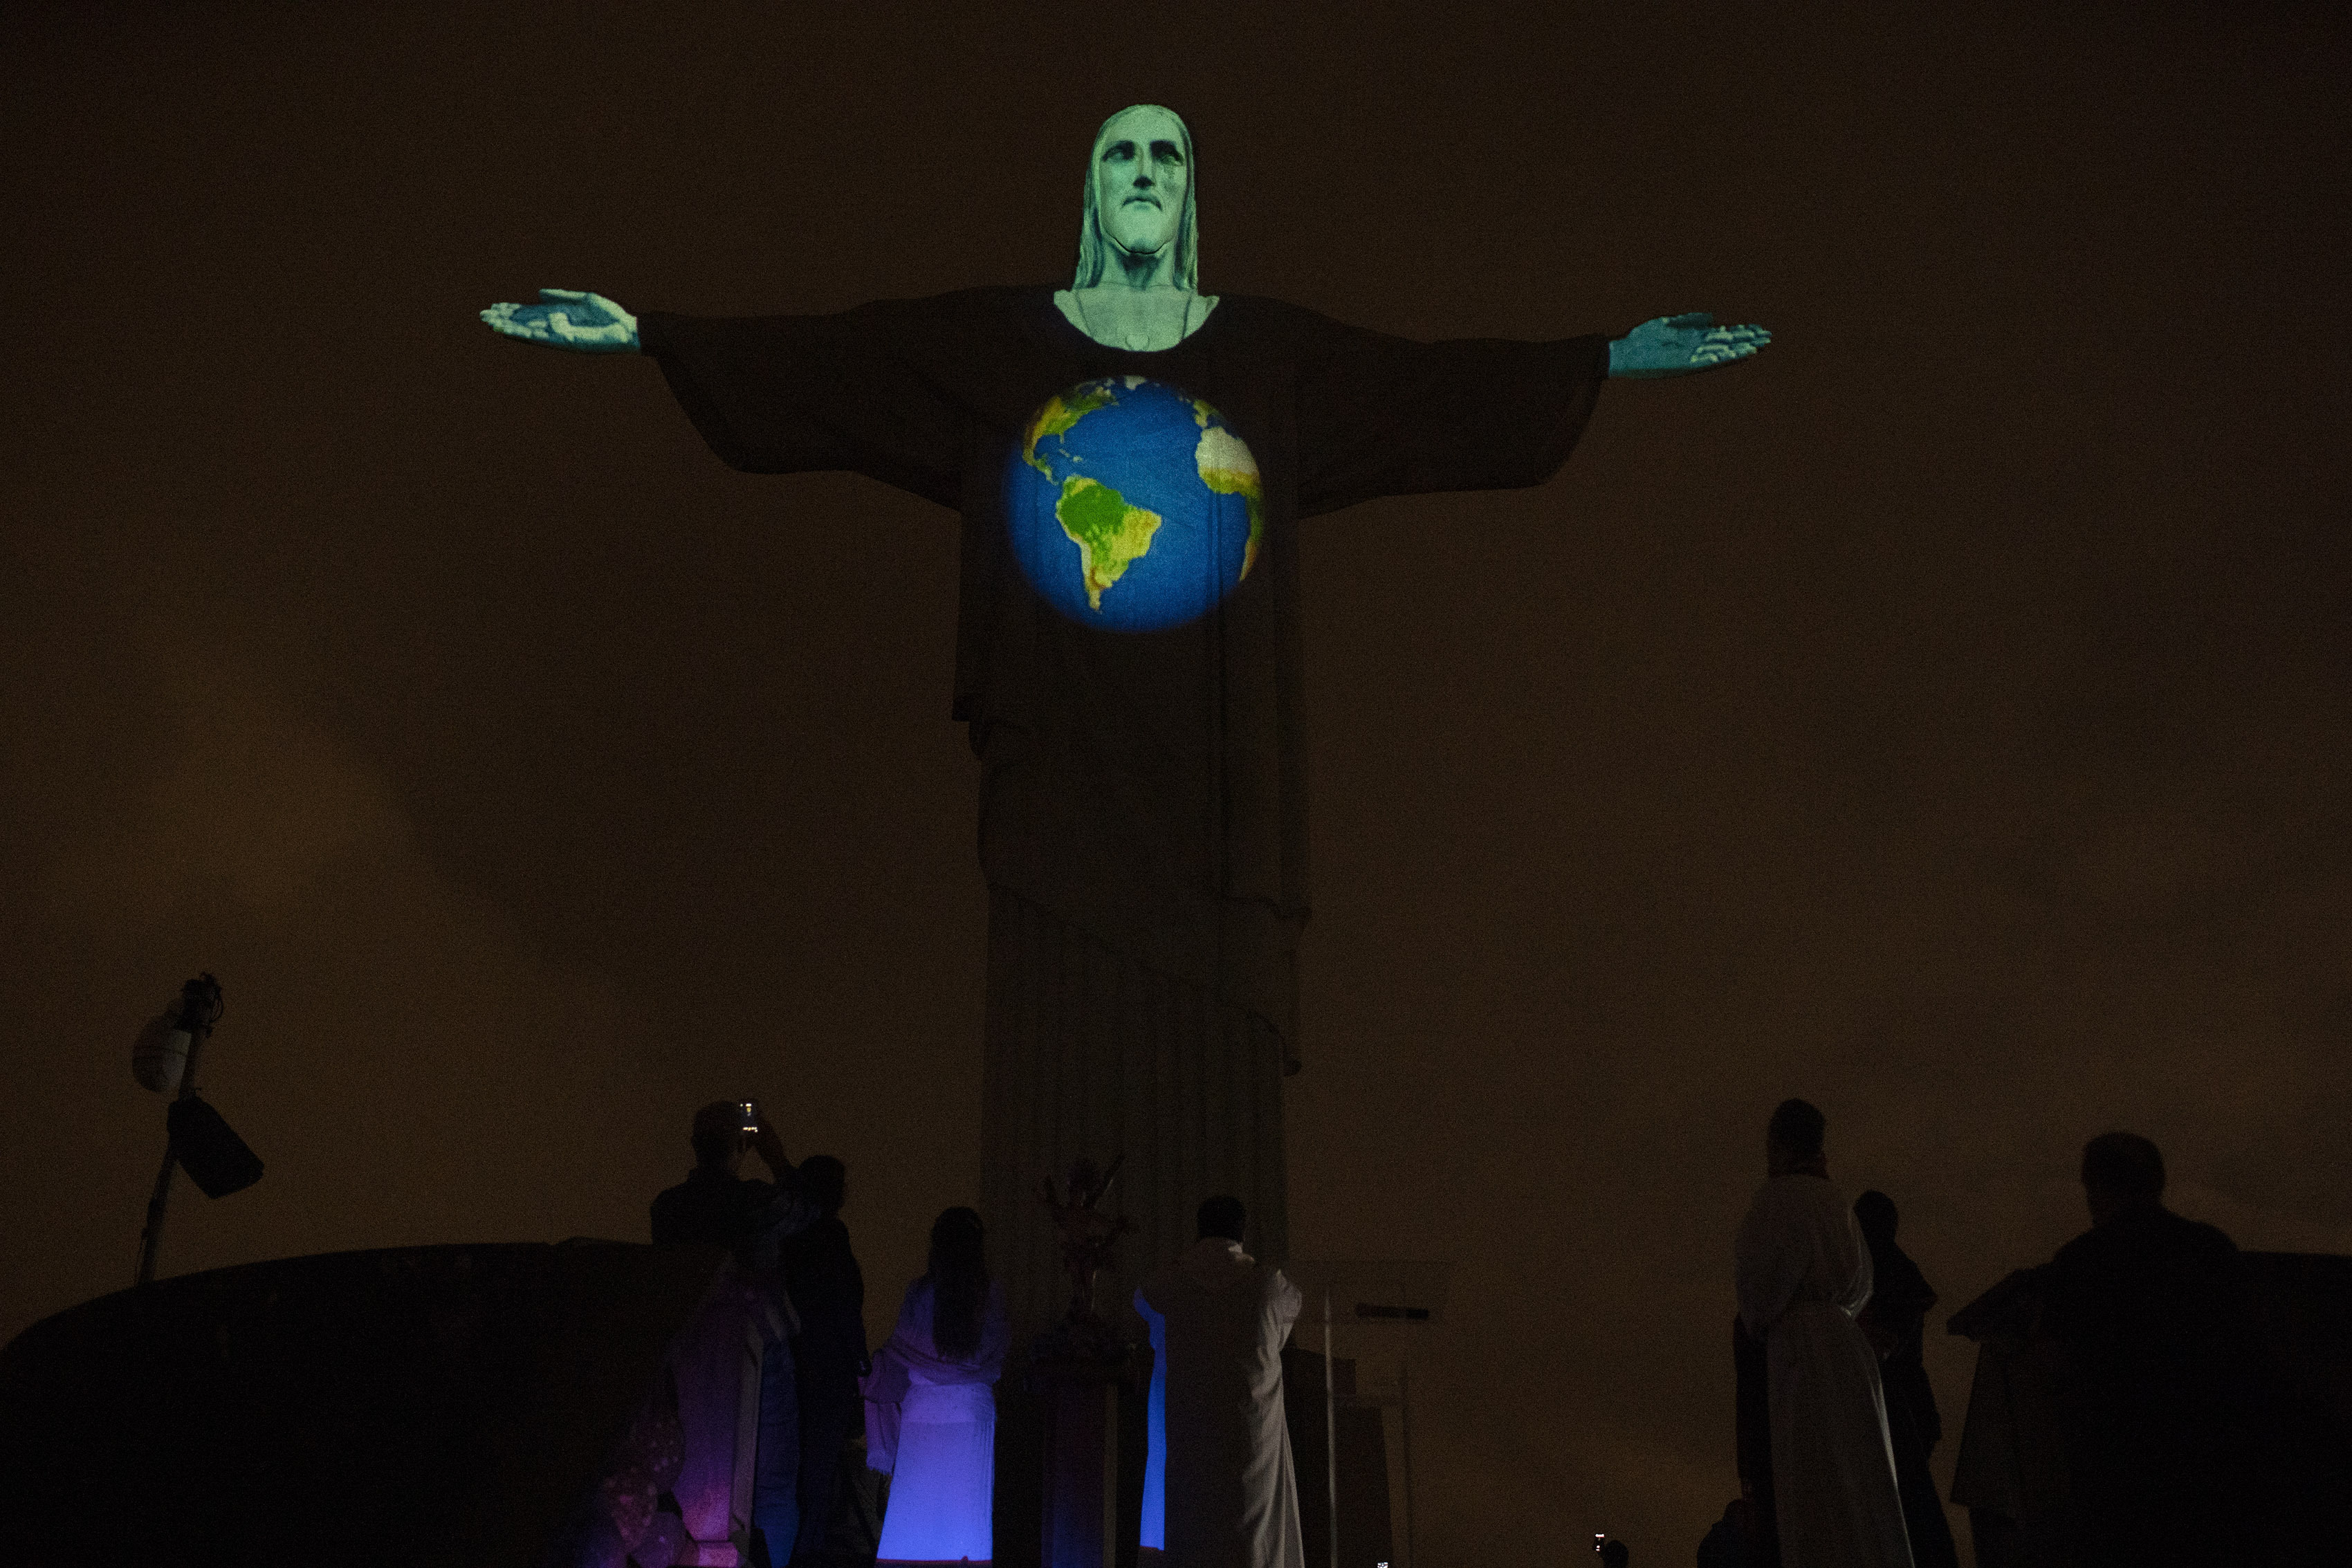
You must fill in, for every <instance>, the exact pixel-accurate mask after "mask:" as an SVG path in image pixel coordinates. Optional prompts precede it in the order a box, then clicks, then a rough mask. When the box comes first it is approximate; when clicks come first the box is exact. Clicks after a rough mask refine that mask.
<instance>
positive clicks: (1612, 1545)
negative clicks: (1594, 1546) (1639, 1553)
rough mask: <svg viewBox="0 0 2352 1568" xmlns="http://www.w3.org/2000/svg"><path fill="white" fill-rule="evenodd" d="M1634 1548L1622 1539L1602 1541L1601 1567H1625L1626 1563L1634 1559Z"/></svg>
mask: <svg viewBox="0 0 2352 1568" xmlns="http://www.w3.org/2000/svg"><path fill="white" fill-rule="evenodd" d="M1632 1560H1633V1549H1632V1548H1631V1547H1629V1546H1627V1545H1626V1544H1625V1543H1624V1542H1622V1541H1604V1542H1601V1568H1625V1564H1626V1563H1629V1562H1631V1561H1632Z"/></svg>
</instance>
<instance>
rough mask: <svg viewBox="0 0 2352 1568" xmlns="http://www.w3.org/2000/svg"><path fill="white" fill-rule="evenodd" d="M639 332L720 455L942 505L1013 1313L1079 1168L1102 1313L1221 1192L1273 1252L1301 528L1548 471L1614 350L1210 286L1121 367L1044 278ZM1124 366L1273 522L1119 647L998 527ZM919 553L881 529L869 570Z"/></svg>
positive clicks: (1290, 939)
mask: <svg viewBox="0 0 2352 1568" xmlns="http://www.w3.org/2000/svg"><path fill="white" fill-rule="evenodd" d="M638 334H639V339H640V342H641V344H642V346H643V348H644V350H645V351H646V353H648V354H650V355H652V356H653V357H654V359H655V360H656V361H658V362H659V364H660V365H661V368H662V371H663V374H664V375H666V376H667V378H668V380H669V384H670V387H671V389H672V391H673V392H675V393H676V395H677V400H678V402H679V403H680V405H681V406H682V407H683V408H684V409H685V411H686V413H687V415H688V418H689V419H691V420H692V421H693V423H694V425H695V428H696V429H697V430H698V431H699V432H700V433H701V434H702V436H703V438H704V439H705V440H706V441H707V442H709V444H710V446H711V449H712V450H713V451H714V452H716V453H717V454H718V455H719V457H720V458H722V459H723V460H724V461H726V462H727V463H729V464H730V465H732V466H734V467H736V468H739V469H742V470H745V471H747V472H754V473H796V472H805V471H810V470H818V469H847V470H852V471H855V472H857V473H861V474H865V475H867V476H871V477H873V478H876V479H879V480H881V481H883V482H884V483H886V484H889V485H893V486H898V488H900V489H903V490H907V491H909V492H911V493H913V494H915V495H918V496H921V497H925V498H927V499H929V500H932V501H936V502H938V503H939V504H940V506H942V507H949V508H950V509H951V510H955V511H957V512H959V513H961V517H962V519H963V527H962V559H961V600H960V606H959V623H958V629H957V655H956V672H955V698H954V708H953V711H954V716H956V717H957V718H959V719H961V720H962V721H963V722H964V723H965V724H966V725H967V726H968V727H969V733H970V736H971V745H972V748H973V750H974V751H975V752H976V753H977V754H978V755H979V757H980V758H981V761H982V768H983V773H982V787H981V822H980V857H981V869H982V873H983V874H984V875H985V877H986V879H987V882H988V886H989V889H990V908H989V954H988V1003H987V1021H986V1026H985V1028H986V1046H985V1049H986V1063H985V1069H984V1073H983V1091H982V1100H983V1103H982V1115H983V1125H982V1160H983V1166H984V1169H983V1173H982V1212H983V1214H984V1215H985V1217H986V1218H987V1221H988V1227H989V1231H990V1248H991V1252H992V1257H993V1259H994V1260H995V1261H996V1262H997V1264H998V1266H999V1267H1000V1268H1001V1270H1003V1278H1004V1280H1005V1281H1006V1284H1007V1287H1008V1291H1009V1292H1010V1295H1011V1305H1012V1312H1013V1322H1014V1324H1015V1325H1016V1328H1017V1329H1022V1330H1027V1329H1034V1328H1035V1327H1037V1326H1038V1325H1040V1324H1041V1323H1042V1322H1045V1320H1046V1319H1047V1318H1048V1317H1050V1316H1051V1315H1053V1314H1054V1313H1055V1312H1058V1310H1059V1308H1060V1306H1061V1304H1062V1301H1061V1299H1060V1296H1061V1291H1060V1288H1059V1281H1060V1279H1061V1272H1060V1270H1059V1268H1058V1266H1057V1260H1056V1254H1055V1239H1054V1235H1053V1231H1052V1228H1051V1227H1050V1225H1049V1224H1048V1223H1047V1220H1046V1218H1045V1214H1044V1212H1043V1210H1042V1209H1041V1208H1040V1207H1039V1206H1038V1203H1037V1199H1036V1197H1035V1193H1036V1184H1037V1181H1038V1178H1039V1177H1040V1176H1045V1175H1047V1174H1049V1173H1050V1174H1055V1175H1058V1174H1060V1173H1061V1172H1063V1171H1064V1170H1066V1168H1067V1166H1068V1164H1069V1162H1070V1161H1071V1159H1073V1158H1074V1157H1076V1156H1077V1155H1090V1156H1092V1157H1094V1158H1095V1159H1097V1161H1108V1159H1109V1158H1111V1157H1112V1156H1114V1155H1124V1156H1125V1158H1126V1165H1125V1167H1124V1170H1123V1173H1122V1175H1121V1177H1120V1184H1119V1192H1118V1197H1117V1202H1118V1205H1119V1207H1123V1208H1124V1209H1125V1211H1126V1212H1127V1214H1128V1215H1129V1218H1132V1219H1134V1220H1135V1221H1136V1223H1137V1226H1138V1232H1139V1233H1138V1234H1137V1235H1136V1236H1135V1237H1134V1238H1132V1239H1131V1241H1130V1242H1129V1246H1128V1249H1127V1250H1126V1254H1125V1256H1124V1258H1122V1260H1121V1267H1120V1269H1119V1270H1118V1272H1119V1273H1120V1275H1121V1276H1123V1277H1122V1278H1121V1279H1120V1281H1118V1284H1117V1285H1115V1286H1114V1287H1113V1288H1112V1290H1111V1291H1109V1292H1108V1299H1109V1300H1113V1301H1119V1300H1123V1299H1125V1296H1126V1293H1127V1289H1126V1288H1127V1287H1130V1286H1131V1285H1132V1283H1133V1281H1134V1270H1135V1269H1136V1268H1137V1260H1149V1259H1153V1258H1159V1257H1165V1256H1168V1255H1170V1254H1172V1253H1173V1252H1174V1251H1176V1250H1177V1249H1179V1248H1181V1246H1183V1245H1184V1244H1185V1243H1186V1242H1187V1241H1188V1240H1190V1239H1191V1236H1192V1216H1193V1210H1194V1208H1195V1207H1196V1206H1197V1205H1198V1204H1199V1202H1200V1200H1201V1199H1202V1197H1207V1196H1210V1195H1212V1194H1215V1193H1230V1194H1232V1195H1233V1196H1234V1197H1239V1198H1241V1199H1242V1200H1243V1201H1244V1203H1246V1204H1247V1205H1248V1206H1249V1210H1250V1215H1251V1221H1252V1224H1253V1226H1254V1227H1255V1228H1254V1231H1253V1239H1254V1240H1255V1242H1256V1244H1257V1246H1258V1248H1259V1249H1260V1251H1261V1252H1262V1253H1264V1254H1265V1255H1266V1256H1269V1257H1272V1258H1276V1259H1280V1258H1283V1257H1285V1256H1286V1255H1287V1250H1288V1235H1287V1223H1286V1200H1285V1189H1286V1181H1285V1174H1284V1166H1283V1138H1282V1076H1283V1074H1284V1072H1285V1071H1296V1068H1297V1039H1298V1025H1297V992H1298V984H1297V943H1298V936H1299V932H1300V929H1301V927H1302V926H1303V925H1304V924H1305V922H1306V919H1307V833H1306V825H1307V788H1306V779H1305V776H1304V770H1303V766H1302V765H1303V762H1304V746H1303V744H1302V739H1301V725H1300V716H1299V702H1300V696H1299V689H1298V685H1299V652H1298V544H1297V526H1298V523H1299V521H1300V519H1302V518H1305V517H1314V516H1316V515H1318V514H1319V513H1324V512H1330V511H1335V510H1338V509H1339V508H1340V507H1348V506H1351V505H1353V504H1355V503H1356V502H1359V501H1366V500H1370V499H1372V498H1374V497H1381V496H1396V495H1405V494H1412V493H1415V492H1425V491H1438V490H1469V489H1486V488H1499V487H1506V486H1528V485H1536V484H1540V483H1542V482H1543V481H1544V480H1545V479H1547V478H1548V477H1549V476H1550V475H1551V474H1552V473H1553V472H1554V471H1555V470H1556V469H1557V468H1558V467H1559V465H1560V464H1561V463H1562V462H1563V461H1564V460H1565V459H1566V457H1567V455H1568V454H1569V451H1570V448H1571V447H1572V446H1573V445H1574V444H1575V443H1576V440H1577V437H1578V436H1579V434H1580V433H1581V432H1582V430H1583V428H1584V424H1585V422H1586V421H1587V419H1588V418H1589V417H1590V415H1591V410H1592V406H1593V402H1594V400H1595V398H1596V396H1597V394H1598V392H1599V390H1600V386H1601V381H1602V380H1603V379H1604V377H1605V376H1606V374H1607V367H1608V345H1607V341H1606V340H1605V339H1602V338H1599V337H1587V338H1578V339H1570V340H1563V341H1559V342H1549V343H1528V342H1509V341H1497V340H1466V341H1454V342H1442V343H1416V342H1409V341H1406V340H1402V339H1399V338H1391V337H1387V336H1384V335H1381V334H1380V333H1375V332H1368V331H1363V330H1360V329H1356V328H1351V327H1347V326H1343V325H1341V324H1340V323H1339V322H1336V321H1332V320H1330V319H1327V318H1324V317H1321V316H1318V315H1317V314H1315V313H1314V312H1312V311H1308V310H1304V309H1300V308H1296V307H1293V306H1288V305H1284V304H1280V303H1277V302H1276V301H1273V300H1267V299H1254V298H1244V297H1240V296H1235V295H1226V296H1224V297H1223V298H1222V300H1221V301H1220V303H1219V304H1218V305H1217V307H1216V308H1215V309H1213V311H1211V312H1210V314H1209V315H1208V317H1207V319H1206V320H1205V321H1204V322H1203V323H1202V325H1201V326H1200V327H1199V328H1198V329H1196V330H1194V332H1193V333H1192V336H1190V337H1189V338H1187V339H1185V340H1183V341H1181V343H1179V344H1177V345H1176V346H1175V347H1173V348H1171V349H1168V350H1161V351H1158V352H1150V353H1138V352H1132V351H1129V350H1119V349H1112V348H1108V347H1105V346H1104V345H1102V344H1100V343H1097V342H1096V341H1094V340H1092V339H1090V338H1088V337H1087V336H1086V335H1085V334H1084V333H1082V332H1080V331H1079V330H1078V329H1076V327H1074V326H1073V325H1071V324H1070V322H1069V321H1068V320H1066V319H1065V318H1064V317H1063V316H1062V314H1061V312H1060V311H1059V310H1058V309H1056V308H1055V305H1054V302H1053V296H1052V291H1051V290H1049V289H1045V288H984V289H972V290H968V291H965V292H961V293H957V294H950V295H943V296H940V297H938V298H929V299H918V300H893V301H883V302H877V303H875V304H871V305H866V306H861V307H859V308H856V309H852V310H847V311H844V312H842V313H841V314H838V315H832V316H799V317H766V318H758V319H728V320H718V319H695V318H688V317H683V316H672V315H663V314H658V313H647V314H646V315H644V316H642V317H640V318H639V320H638ZM1126 375H1141V376H1148V377H1150V378H1151V379H1153V380H1156V381H1159V382H1162V383H1165V384H1168V385H1171V386H1173V387H1175V388H1177V389H1179V390H1181V392H1184V393H1185V394H1186V395H1188V396H1191V397H1194V398H1198V399H1201V400H1202V401H1204V402H1208V403H1210V404H1212V405H1213V407H1214V408H1215V409H1216V410H1217V411H1218V412H1219V413H1221V414H1222V415H1223V418H1224V420H1225V422H1226V423H1227V425H1228V426H1229V427H1230V428H1231V429H1232V431H1233V432H1234V434H1237V435H1238V436H1240V437H1241V438H1242V440H1243V441H1244V442H1245V443H1246V444H1248V446H1249V449H1250V451H1251V454H1252V455H1253V456H1254V457H1255V461H1256V464H1257V466H1258V471H1259V475H1260V480H1261V484H1262V486H1263V487H1264V507H1265V536H1264V538H1263V542H1262V544H1261V547H1260V549H1259V552H1258V554H1257V556H1256V559H1255V564H1254V566H1253V567H1252V569H1251V570H1249V572H1248V573H1247V575H1246V576H1245V577H1244V580H1242V581H1241V583H1240V584H1239V585H1238V586H1237V587H1236V588H1235V589H1234V591H1232V592H1231V593H1230V594H1229V595H1228V596H1227V597H1226V598H1225V600H1224V601H1223V603H1222V604H1220V605H1219V606H1218V607H1217V609H1216V610H1214V611H1213V612H1211V613H1209V614H1207V615H1205V616H1203V617H1202V618H1201V619H1200V620H1198V621H1195V622H1192V623H1190V624H1187V625H1184V626H1181V627H1178V628H1175V629H1172V630H1169V631H1162V632H1150V633H1140V634H1131V635H1122V634H1118V633H1112V632H1102V631H1097V630H1093V629H1090V628H1088V627H1086V626H1083V625H1080V624H1078V623H1077V622H1074V621H1072V620H1069V619H1067V618H1066V617H1065V616H1064V615H1063V614H1061V613H1060V612H1057V611H1055V609H1054V608H1052V607H1051V606H1050V605H1049V604H1047V602H1046V601H1045V600H1044V599H1043V598H1042V597H1041V596H1039V594H1038V593H1037V592H1036V591H1034V589H1033V588H1031V587H1030V585H1029V583H1028V582H1027V580H1025V579H1024V576H1023V574H1022V571H1021V569H1020V567H1019V565H1018V564H1017V562H1016V561H1015V559H1014V557H1013V551H1012V549H1011V545H1010V542H1009V539H1008V536H1007V532H1006V528H1005V523H1004V518H1003V476H1004V471H1005V465H1006V464H1007V462H1008V460H1010V459H1012V457H1013V454H1014V453H1015V452H1016V451H1017V449H1018V447H1019V445H1020V443H1021V441H1022V437H1023V434H1024V430H1025V429H1026V428H1027V426H1028V424H1029V422H1030V420H1031V418H1032V417H1033V416H1034V414H1035V413H1036V412H1037V411H1038V410H1039V408H1040V407H1041V406H1042V405H1043V404H1044V403H1045V401H1046V400H1047V399H1048V398H1050V397H1052V396H1054V395H1055V394H1056V393H1059V392H1066V391H1067V390H1068V389H1070V388H1071V387H1073V386H1075V385H1077V384H1078V383H1081V382H1087V381H1092V380H1097V379H1099V378H1106V377H1114V376H1126ZM910 548H911V549H919V548H921V545H920V542H919V541H897V540H893V541H877V549H876V559H877V570H887V560H888V558H889V556H890V555H891V554H892V553H893V552H895V551H896V550H898V549H910ZM1110 591H1113V592H1115V591H1117V590H1116V589H1115V588H1114V589H1112V590H1110Z"/></svg>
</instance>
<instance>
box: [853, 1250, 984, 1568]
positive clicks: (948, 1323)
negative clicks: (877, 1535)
mask: <svg viewBox="0 0 2352 1568" xmlns="http://www.w3.org/2000/svg"><path fill="white" fill-rule="evenodd" d="M984 1241H985V1239H984V1235H983V1232H982V1228H981V1221H980V1216H979V1214H977V1213H976V1212H974V1211H973V1210H971V1209H969V1208H950V1209H949V1210H948V1211H947V1212H946V1213H944V1214H942V1215H940V1218H939V1219H938V1220H937V1221H936V1222H935V1223H934V1224H933V1225H932V1226H931V1255H930V1267H929V1270H926V1271H925V1273H924V1274H923V1276H922V1278H920V1279H919V1280H917V1281H915V1282H914V1283H913V1284H911V1285H908V1287H907V1294H906V1298H905V1301H903V1302H902V1303H901V1305H900V1306H899V1308H898V1327H897V1328H896V1329H895V1330H893V1331H892V1333H891V1335H890V1338H889V1340H888V1342H887V1343H885V1344H884V1345H883V1346H882V1348H881V1349H880V1350H878V1351H876V1352H875V1353H874V1357H873V1364H874V1370H873V1371H872V1373H870V1374H869V1375H867V1376H866V1378H865V1379H864V1380H863V1382H862V1385H861V1386H862V1388H863V1391H864V1393H865V1395H866V1463H867V1464H868V1465H869V1466H871V1467H872V1468H873V1469H877V1470H880V1471H882V1472H883V1473H884V1474H886V1475H887V1476H889V1477H890V1478H891V1479H890V1498H889V1506H888V1507H887V1509H886V1510H885V1511H884V1513H883V1517H882V1539H881V1542H880V1544H879V1546H878V1547H877V1551H876V1557H877V1561H878V1562H881V1563H958V1562H965V1563H986V1562H988V1561H989V1560H990V1558H991V1555H992V1552H993V1531H992V1522H991V1519H992V1511H993V1509H994V1506H995V1500H996V1388H995V1384H996V1380H997V1377H998V1375H1000V1374H1001V1373H1003V1370H1004V1353H1005V1347H1006V1345H1007V1344H1008V1343H1010V1342H1011V1339H1012V1325H1011V1321H1010V1318H1009V1316H1008V1314H1007V1312H1006V1311H1005V1297H1004V1282H1003V1281H1002V1280H998V1279H995V1278H993V1277H992V1276H991V1275H990V1274H989V1272H988V1265H987V1256H986V1252H985V1249H984Z"/></svg>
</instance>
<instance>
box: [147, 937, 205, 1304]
mask: <svg viewBox="0 0 2352 1568" xmlns="http://www.w3.org/2000/svg"><path fill="white" fill-rule="evenodd" d="M211 978H212V977H211V976H210V975H206V976H205V979H207V980H209V979H211ZM188 983H189V985H190V986H191V987H193V986H194V984H195V982H194V981H193V980H191V981H189V982H188ZM218 994H219V993H218V991H217V990H215V993H214V995H215V999H217V997H218ZM215 1016H217V1015H215ZM180 1027H181V1028H182V1029H184V1030H187V1031H188V1065H187V1067H186V1068H185V1070H184V1071H182V1072H181V1074H180V1092H179V1093H178V1094H176V1095H174V1096H173V1098H174V1099H176V1100H185V1099H186V1098H187V1097H188V1096H189V1095H191V1094H194V1092H196V1058H197V1057H198V1056H199V1055H201V1054H202V1053H203V1051H204V1049H205V1039H206V1037H208V1036H209V1035H211V1033H212V1032H213V1026H212V1020H211V1019H206V1018H205V1016H204V1015H203V1014H202V1013H200V1012H198V1011H197V1010H196V1009H195V1008H194V1006H193V1005H191V1003H190V1002H188V1001H186V1000H183V1002H182V1003H181V1011H180ZM179 1168H180V1151H179V1150H177V1149H176V1148H173V1146H172V1145H171V1143H170V1141H169V1139H168V1136H167V1138H166V1141H165V1143H164V1145H163V1169H162V1170H159V1171H157V1172H156V1173H155V1191H154V1193H153V1194H152V1196H151V1197H149V1198H148V1199H147V1226H146V1228H145V1229H144V1230H142V1231H141V1232H140V1234H139V1277H138V1279H137V1280H135V1281H132V1282H133V1283H134V1284H141V1285H144V1284H147V1283H149V1282H151V1281H152V1280H153V1279H154V1278H155V1253H156V1250H157V1249H159V1248H161V1247H162V1246H163V1207H164V1205H166V1204H168V1203H170V1202H171V1201H172V1176H173V1173H174V1172H175V1171H177V1170H178V1169H179Z"/></svg>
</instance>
